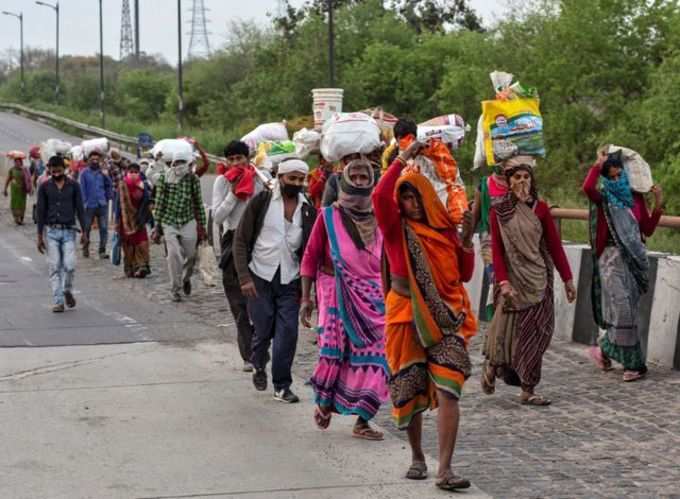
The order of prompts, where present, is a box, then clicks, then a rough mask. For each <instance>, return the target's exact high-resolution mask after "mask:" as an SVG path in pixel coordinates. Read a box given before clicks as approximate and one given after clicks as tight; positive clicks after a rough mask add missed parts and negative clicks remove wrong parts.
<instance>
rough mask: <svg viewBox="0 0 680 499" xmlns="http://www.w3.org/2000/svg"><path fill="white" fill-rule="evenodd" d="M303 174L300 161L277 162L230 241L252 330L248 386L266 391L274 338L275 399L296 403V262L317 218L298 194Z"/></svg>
mask: <svg viewBox="0 0 680 499" xmlns="http://www.w3.org/2000/svg"><path fill="white" fill-rule="evenodd" d="M307 173H309V167H308V165H307V163H305V162H304V161H302V160H300V159H288V160H285V161H283V162H281V163H280V165H279V169H278V177H277V181H276V182H275V184H274V187H273V189H272V190H271V191H262V192H261V193H260V194H257V195H256V196H254V197H253V198H252V199H251V200H250V202H249V203H248V205H247V207H246V209H245V211H244V213H243V216H242V217H241V221H240V222H239V225H238V228H237V230H236V235H235V237H234V243H233V258H234V265H235V267H236V272H237V274H238V279H239V283H240V285H241V291H242V293H243V295H244V296H246V297H247V298H248V310H249V311H250V317H251V319H252V321H253V324H254V326H255V334H254V337H253V345H252V347H253V353H252V356H251V362H252V363H253V366H254V367H255V373H254V374H253V384H254V385H255V388H256V389H257V390H258V391H264V390H266V389H267V373H266V371H265V367H266V366H267V363H268V362H269V358H270V357H269V345H270V344H271V343H272V340H273V343H274V345H273V348H272V381H273V384H274V398H275V399H276V400H279V401H281V402H288V403H294V402H299V400H300V399H299V398H298V397H297V395H295V394H294V393H293V392H292V391H291V389H290V386H291V384H292V382H293V379H292V375H291V368H292V365H293V358H294V357H295V349H296V346H297V338H298V314H299V312H300V294H301V284H300V261H301V260H302V255H303V253H304V250H305V246H306V244H307V241H308V239H309V235H310V234H311V232H312V226H313V225H314V220H315V219H316V210H315V209H314V207H313V206H312V204H311V202H310V201H309V199H307V197H306V196H305V195H304V194H303V193H302V189H303V187H304V184H305V179H306V177H307Z"/></svg>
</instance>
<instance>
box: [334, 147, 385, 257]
mask: <svg viewBox="0 0 680 499" xmlns="http://www.w3.org/2000/svg"><path fill="white" fill-rule="evenodd" d="M356 170H362V171H366V173H367V174H368V178H369V184H368V185H367V186H361V187H360V186H357V185H356V184H354V182H352V180H351V179H350V176H351V173H352V171H356ZM374 184H375V176H374V175H373V168H372V165H371V163H370V162H369V161H367V160H365V159H355V160H354V161H350V162H349V163H348V164H347V166H345V168H344V170H343V171H342V175H341V176H340V182H339V190H338V200H337V201H336V202H335V203H334V206H335V207H336V208H338V209H339V210H340V214H341V217H342V221H343V224H344V226H345V229H347V232H348V233H349V235H350V237H351V238H352V240H353V241H354V244H356V245H357V247H358V248H359V249H364V248H367V247H368V246H370V245H371V244H373V241H375V231H376V227H377V222H376V219H375V215H374V214H373V204H372V202H371V193H372V192H373V186H374Z"/></svg>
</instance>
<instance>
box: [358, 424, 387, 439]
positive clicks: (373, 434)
mask: <svg viewBox="0 0 680 499" xmlns="http://www.w3.org/2000/svg"><path fill="white" fill-rule="evenodd" d="M352 436H353V437H354V438H361V439H363V440H373V441H378V440H383V439H384V438H385V435H383V433H382V432H379V431H378V430H374V429H373V428H371V427H370V426H369V425H366V426H357V425H354V428H353V429H352Z"/></svg>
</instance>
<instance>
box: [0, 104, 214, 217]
mask: <svg viewBox="0 0 680 499" xmlns="http://www.w3.org/2000/svg"><path fill="white" fill-rule="evenodd" d="M52 138H54V139H61V140H65V141H67V142H70V143H71V144H73V145H76V144H79V143H80V142H81V141H82V139H80V138H78V137H75V136H73V135H68V134H66V133H64V132H62V131H60V130H56V129H54V128H52V127H50V126H48V125H45V124H43V123H39V122H36V121H32V120H29V119H28V118H24V117H23V116H18V115H16V114H12V113H2V112H0V174H4V166H5V160H4V157H5V154H4V153H5V152H7V151H10V150H12V149H21V150H23V151H28V148H29V147H30V146H32V145H34V144H40V143H41V142H43V141H45V140H47V139H52ZM214 180H215V176H214V175H204V176H203V178H202V179H201V187H202V191H203V200H204V202H205V203H206V205H210V201H211V199H212V184H213V181H214Z"/></svg>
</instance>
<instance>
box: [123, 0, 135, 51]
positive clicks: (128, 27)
mask: <svg viewBox="0 0 680 499" xmlns="http://www.w3.org/2000/svg"><path fill="white" fill-rule="evenodd" d="M134 53H135V40H134V36H133V35H132V20H131V16H130V0H123V8H122V11H121V14H120V60H121V61H122V60H123V59H125V58H126V57H128V56H130V55H132V54H134Z"/></svg>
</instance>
